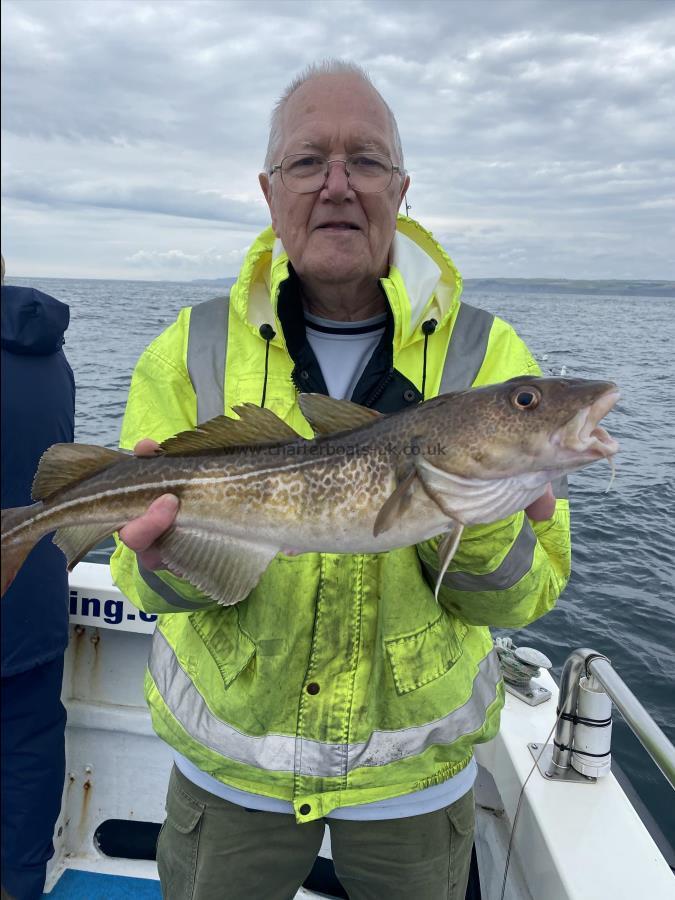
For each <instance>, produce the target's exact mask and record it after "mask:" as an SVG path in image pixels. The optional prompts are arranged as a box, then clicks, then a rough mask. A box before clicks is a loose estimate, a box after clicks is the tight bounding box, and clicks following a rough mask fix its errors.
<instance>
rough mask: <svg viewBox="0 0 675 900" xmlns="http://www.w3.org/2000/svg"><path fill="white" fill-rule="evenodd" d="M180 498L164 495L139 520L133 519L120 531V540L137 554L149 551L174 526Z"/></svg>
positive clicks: (154, 501)
mask: <svg viewBox="0 0 675 900" xmlns="http://www.w3.org/2000/svg"><path fill="white" fill-rule="evenodd" d="M178 506H179V503H178V497H176V496H175V495H174V494H162V496H161V497H158V498H157V499H156V500H153V502H152V503H151V504H150V506H149V507H148V509H147V511H146V512H145V513H144V514H143V515H142V516H139V517H138V518H137V519H132V520H131V522H128V523H127V524H126V525H125V526H124V528H121V529H120V540H121V541H122V542H123V543H124V544H126V545H127V547H129V549H130V550H135V551H136V552H137V553H138V552H139V551H142V550H147V549H148V547H150V546H151V545H152V544H154V543H155V541H156V540H157V539H158V538H159V537H161V535H163V534H164V532H165V531H166V530H167V529H168V528H170V527H171V526H172V525H173V520H174V519H175V518H176V513H177V512H178Z"/></svg>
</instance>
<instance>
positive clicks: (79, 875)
mask: <svg viewBox="0 0 675 900" xmlns="http://www.w3.org/2000/svg"><path fill="white" fill-rule="evenodd" d="M42 896H43V897H44V898H47V900H127V898H128V900H131V898H133V900H161V897H162V892H161V890H160V887H159V881H153V880H151V879H148V878H126V877H125V876H122V875H101V874H98V873H96V872H78V871H77V870H75V869H66V871H65V872H64V873H63V875H62V876H61V878H59V880H58V882H57V883H56V885H55V887H54V890H53V891H52V892H51V894H43V895H42Z"/></svg>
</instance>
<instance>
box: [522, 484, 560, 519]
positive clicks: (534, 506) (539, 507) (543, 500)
mask: <svg viewBox="0 0 675 900" xmlns="http://www.w3.org/2000/svg"><path fill="white" fill-rule="evenodd" d="M554 512H555V495H554V493H553V488H552V487H551V485H550V483H549V484H548V485H547V486H546V492H545V493H543V494H542V495H541V497H539V498H537V500H535V501H534V503H530V505H529V506H526V507H525V515H526V516H527V517H528V518H529V519H532V521H533V522H544V521H546V519H550V518H551V516H552V515H553V513H554Z"/></svg>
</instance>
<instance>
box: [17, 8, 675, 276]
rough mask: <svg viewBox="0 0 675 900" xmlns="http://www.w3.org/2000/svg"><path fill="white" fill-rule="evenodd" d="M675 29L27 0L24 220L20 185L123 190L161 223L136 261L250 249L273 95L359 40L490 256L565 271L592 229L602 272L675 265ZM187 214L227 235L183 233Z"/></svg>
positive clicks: (21, 166)
mask: <svg viewBox="0 0 675 900" xmlns="http://www.w3.org/2000/svg"><path fill="white" fill-rule="evenodd" d="M674 44H675V8H673V6H672V4H669V3H664V2H659V0H656V2H651V0H635V2H634V0H622V2H616V0H566V2H560V3H558V2H549V0H495V2H489V0H482V2H475V0H455V2H450V0H439V2H436V0H426V2H419V3H417V4H415V5H412V4H410V3H409V2H407V0H342V2H341V3H339V4H337V3H335V2H333V0H314V2H312V3H311V4H307V3H306V2H295V0H293V2H284V0H281V2H280V0H275V2H267V0H265V2H259V0H241V2H240V0H236V2H235V0H231V2H227V3H223V2H207V0H204V2H202V0H191V2H190V3H185V2H174V0H155V2H150V0H148V2H146V0H134V2H129V0H98V2H96V3H92V2H64V0H49V2H40V0H21V2H17V0H8V2H6V3H5V4H4V5H3V68H4V73H3V74H4V78H3V82H2V91H3V109H2V117H3V118H2V121H3V129H4V144H5V153H4V157H3V165H4V171H3V181H4V184H5V191H6V196H7V200H8V204H9V206H8V210H7V211H6V213H5V216H6V221H7V222H9V224H12V225H14V224H16V223H15V222H14V221H13V220H12V216H15V215H17V210H18V209H19V206H20V205H21V204H24V206H26V205H27V204H36V205H41V206H42V207H44V209H45V210H47V211H48V210H53V211H54V214H56V212H57V211H61V212H62V211H63V210H68V211H69V216H70V213H73V215H74V214H75V213H76V212H77V211H78V210H80V211H81V212H82V215H90V214H93V213H92V211H95V210H98V211H99V212H102V213H105V211H106V210H108V211H109V212H110V215H111V217H112V216H113V214H114V217H115V222H117V221H118V218H119V217H122V218H124V217H125V216H126V220H125V221H126V222H127V223H128V224H127V225H126V230H129V229H130V228H131V223H132V222H133V223H135V224H136V225H138V222H139V221H140V218H139V217H140V216H143V217H145V218H144V219H143V221H145V222H146V223H147V224H146V227H150V226H149V223H150V222H152V228H153V232H152V233H147V236H146V237H143V235H142V234H137V235H135V237H136V240H135V243H134V244H133V245H132V246H131V247H126V248H125V250H124V259H125V260H128V259H130V258H131V257H133V256H134V254H135V253H139V252H140V253H145V254H147V256H146V257H143V259H144V261H145V263H147V264H148V266H150V265H152V267H153V268H152V271H154V270H155V268H157V267H158V266H160V265H161V261H162V260H164V261H165V262H166V264H167V265H169V264H176V260H178V259H181V258H182V257H181V256H180V254H181V253H182V254H184V256H185V257H186V258H187V257H190V258H191V260H192V261H193V262H191V263H190V265H193V264H194V265H199V264H200V263H199V262H198V261H197V262H195V260H198V258H199V254H200V253H202V254H204V256H203V264H204V265H205V266H207V265H210V263H209V262H208V261H209V259H210V260H211V263H212V262H213V257H207V255H206V253H207V249H208V248H209V247H216V249H215V250H214V253H215V254H216V255H218V254H219V253H227V252H230V251H235V252H237V251H239V250H240V248H241V246H242V243H241V237H240V235H239V234H235V232H237V230H238V229H239V231H240V232H245V233H246V234H247V235H250V236H253V234H254V233H255V231H256V230H259V229H260V228H262V227H264V226H265V225H266V224H267V222H268V215H267V211H266V208H265V207H264V205H263V204H262V202H261V200H260V195H259V191H258V187H257V183H256V175H257V171H258V167H259V164H260V162H261V160H262V157H263V155H264V149H265V144H266V140H267V125H268V117H269V113H270V110H271V107H272V105H273V103H274V102H275V100H276V98H277V97H278V95H279V93H280V91H281V90H282V88H283V87H284V86H285V84H286V83H287V82H288V81H289V80H290V78H291V77H292V76H293V75H294V74H295V73H296V72H297V71H298V70H299V69H301V68H302V67H303V66H304V65H305V64H306V63H308V62H310V61H312V60H314V59H317V58H320V57H322V56H327V55H336V56H340V55H341V56H347V57H349V58H352V59H355V60H356V61H357V62H360V63H362V64H364V65H365V66H366V67H367V68H368V69H369V71H370V73H371V75H372V77H373V79H374V80H375V83H376V84H377V85H378V87H379V88H380V89H381V91H382V93H383V95H384V96H385V98H386V99H387V100H388V102H389V103H390V104H391V106H392V107H393V109H394V111H395V112H396V114H397V117H398V120H399V125H400V128H401V132H402V136H403V141H404V146H405V149H406V163H407V166H408V168H409V169H410V170H411V173H412V176H413V183H412V188H411V192H410V199H411V202H412V204H413V210H412V212H413V214H414V215H416V216H418V217H419V218H420V219H421V221H422V222H423V224H424V223H425V222H426V221H427V220H428V221H429V222H430V223H433V224H434V225H435V227H436V228H437V230H438V231H439V233H441V234H443V235H444V236H445V237H447V238H448V240H450V239H452V241H453V243H452V244H450V245H449V247H450V250H451V252H452V253H454V255H455V256H457V257H458V260H459V261H461V262H462V265H463V266H464V265H467V266H468V268H469V271H470V272H471V274H475V275H481V274H483V273H484V272H485V273H487V274H491V275H494V274H500V273H499V271H496V270H495V265H503V266H508V267H509V269H508V273H507V274H519V275H527V274H528V273H531V274H538V275H546V274H550V275H557V274H561V273H560V271H559V267H564V271H565V272H567V271H568V270H569V268H570V265H571V261H572V260H573V258H574V256H575V253H576V255H577V258H578V259H579V260H581V257H582V250H581V249H580V248H579V244H580V243H581V245H582V246H583V245H586V244H589V245H590V244H591V243H592V244H593V246H594V248H595V249H594V251H593V254H589V255H584V256H583V266H584V267H586V269H585V271H584V275H587V276H588V277H591V276H592V274H593V273H592V272H591V271H590V270H589V269H588V266H595V269H594V271H595V274H597V275H598V276H600V275H603V274H604V275H607V276H612V275H613V274H615V272H614V268H613V264H612V260H613V259H614V260H615V264H616V265H619V264H620V265H621V266H629V267H630V266H631V265H633V266H634V267H635V270H636V271H635V274H636V276H637V274H638V270H639V271H640V276H641V277H648V276H645V273H644V268H645V266H646V265H649V266H651V267H652V271H653V274H654V276H655V277H668V276H671V277H672V275H673V262H672V252H671V251H669V250H668V248H667V246H666V243H665V242H666V241H667V240H671V241H672V224H671V222H670V221H669V216H670V217H671V218H672V206H671V205H669V201H670V199H671V198H672V197H673V195H674V194H675V173H674V172H673V167H672V164H671V163H670V160H671V158H672V126H671V124H670V123H671V122H672V121H673V120H675V107H674V105H673V104H674V102H675V101H674V98H675V58H674V53H673V49H672V48H673V45H674ZM69 220H70V219H69ZM188 220H189V221H188ZM19 221H20V223H23V222H24V219H23V218H22V217H21V216H19ZM72 221H73V223H74V222H75V219H74V218H73V219H72ZM169 222H172V223H173V225H175V227H176V228H181V227H183V228H188V229H190V232H194V231H196V230H200V229H201V230H203V231H204V232H208V242H207V243H205V244H204V246H202V247H201V248H200V247H199V246H196V245H195V243H194V242H192V243H190V244H189V245H188V241H187V240H183V241H181V240H180V238H179V236H177V235H176V234H175V233H174V232H173V231H172V233H171V240H170V242H167V241H168V238H166V231H165V229H166V228H167V227H168V225H167V223H169ZM181 222H184V223H185V224H184V225H181ZM22 227H24V226H23V224H22ZM73 227H75V226H74V225H73ZM101 227H103V225H101ZM212 228H215V229H216V230H215V232H214V234H215V235H216V237H217V238H218V239H219V240H220V242H221V243H222V246H220V245H218V246H216V245H217V244H218V240H216V241H215V242H214V239H213V237H212V233H211V229H212ZM158 229H159V232H160V233H158ZM10 231H11V229H10ZM24 240H26V241H29V240H30V233H29V231H26V232H25V237H24ZM204 240H205V241H206V234H205V235H204ZM85 241H86V232H85ZM80 246H82V244H81V242H80ZM575 247H576V248H577V249H576V250H575V249H574V248H575ZM139 248H142V249H140V250H139ZM170 253H175V254H178V255H176V256H174V257H170V256H167V255H166V254H170ZM162 254H164V256H163V255H162ZM612 254H615V256H612ZM591 257H592V259H593V260H595V262H592V261H591V262H589V260H590V259H591ZM172 260H173V263H172ZM533 261H536V263H537V266H539V267H543V268H538V269H537V270H536V271H535V270H533V269H532V268H531V266H532V264H533ZM115 264H116V265H117V264H118V263H117V262H116V263H115ZM120 265H121V263H120ZM124 265H130V264H128V263H125V264H124ZM518 266H520V269H519V270H517V271H515V270H516V269H517V267H518ZM209 271H210V269H209Z"/></svg>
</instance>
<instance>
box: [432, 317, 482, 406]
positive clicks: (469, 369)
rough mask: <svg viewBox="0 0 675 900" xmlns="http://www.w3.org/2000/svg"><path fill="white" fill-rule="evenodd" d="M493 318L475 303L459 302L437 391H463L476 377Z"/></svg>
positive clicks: (440, 392)
mask: <svg viewBox="0 0 675 900" xmlns="http://www.w3.org/2000/svg"><path fill="white" fill-rule="evenodd" d="M494 320H495V317H494V316H493V315H492V313H489V312H486V311H485V310H484V309H478V307H476V306H469V304H468V303H462V304H461V305H460V307H459V312H458V313H457V320H456V321H455V327H454V328H453V330H452V335H451V337H450V345H449V347H448V352H447V355H446V357H445V364H444V366H443V375H442V376H441V386H440V388H439V389H438V393H439V394H448V393H450V391H465V390H467V388H470V387H471V385H472V384H473V383H474V381H475V380H476V376H477V375H478V372H479V371H480V367H481V366H482V365H483V360H484V359H485V353H486V352H487V345H488V339H489V337H490V330H491V329H492V323H493V322H494Z"/></svg>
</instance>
